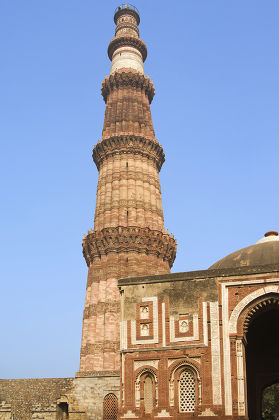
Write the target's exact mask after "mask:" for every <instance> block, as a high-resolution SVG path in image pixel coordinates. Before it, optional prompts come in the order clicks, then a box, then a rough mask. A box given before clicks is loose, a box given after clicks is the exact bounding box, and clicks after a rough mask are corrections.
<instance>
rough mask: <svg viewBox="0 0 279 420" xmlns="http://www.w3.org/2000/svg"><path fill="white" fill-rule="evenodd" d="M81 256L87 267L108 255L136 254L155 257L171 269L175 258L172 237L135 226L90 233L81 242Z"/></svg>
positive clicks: (174, 241) (174, 245)
mask: <svg viewBox="0 0 279 420" xmlns="http://www.w3.org/2000/svg"><path fill="white" fill-rule="evenodd" d="M82 245H83V255H84V258H85V260H86V263H87V265H88V266H89V265H90V264H91V263H92V262H93V260H94V258H96V257H99V258H100V257H101V256H102V255H107V254H109V253H111V252H112V253H117V254H119V253H122V252H137V253H138V254H146V255H151V254H152V255H156V256H157V257H158V258H161V259H163V260H164V261H168V263H169V266H170V267H172V265H173V262H174V259H175V256H176V248H177V244H176V240H175V239H174V237H173V235H169V234H167V233H162V232H160V231H157V230H151V229H149V228H141V227H137V226H129V227H124V226H118V227H109V228H104V229H102V230H100V231H91V232H89V233H88V235H87V236H86V237H85V238H84V240H83V244H82Z"/></svg>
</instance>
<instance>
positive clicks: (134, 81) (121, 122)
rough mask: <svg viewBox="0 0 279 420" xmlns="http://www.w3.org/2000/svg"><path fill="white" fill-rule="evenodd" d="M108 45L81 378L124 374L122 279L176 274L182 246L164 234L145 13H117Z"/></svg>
mask: <svg viewBox="0 0 279 420" xmlns="http://www.w3.org/2000/svg"><path fill="white" fill-rule="evenodd" d="M114 21H115V23H116V30H115V37H114V38H113V39H112V40H111V42H110V44H109V46H108V55H109V58H110V60H111V62H112V64H111V71H110V75H109V76H108V77H107V76H106V78H105V80H104V81H103V83H102V88H101V90H102V95H103V98H104V101H105V103H106V111H105V120H104V126H103V132H102V140H101V141H99V142H98V143H97V145H96V146H95V147H94V150H93V160H94V162H95V164H96V166H97V168H98V171H99V181H98V187H97V200H96V210H95V218H94V230H91V231H89V232H88V235H87V236H86V237H84V240H83V253H84V257H85V260H86V263H87V265H88V281H87V290H86V301H85V309H84V317H83V334H82V344H81V357H80V373H83V374H84V373H89V374H92V373H94V372H96V373H100V372H104V373H108V372H115V373H118V372H119V368H120V365H119V291H118V285H117V280H118V279H119V278H122V277H135V276H145V275H149V274H150V275H151V274H153V275H154V274H164V273H169V272H170V268H171V266H172V264H173V261H174V259H175V254H176V241H175V240H174V238H173V236H172V235H169V233H168V232H167V231H165V228H164V216H163V210H162V200H161V189H160V181H159V171H160V169H161V166H162V164H163V162H164V160H165V155H164V151H163V148H162V146H161V145H160V144H159V143H158V141H157V140H156V139H155V133H154V128H153V124H152V118H151V112H150V103H151V101H152V99H153V97H154V94H155V90H154V86H153V83H152V81H151V80H150V79H149V77H148V76H145V75H144V69H143V63H144V61H145V59H146V56H147V49H146V45H145V43H144V42H143V41H142V40H141V38H140V37H139V30H138V24H139V22H140V17H139V13H138V11H137V10H136V8H134V7H133V6H130V5H126V4H125V5H123V6H121V7H118V8H117V10H116V12H115V15H114Z"/></svg>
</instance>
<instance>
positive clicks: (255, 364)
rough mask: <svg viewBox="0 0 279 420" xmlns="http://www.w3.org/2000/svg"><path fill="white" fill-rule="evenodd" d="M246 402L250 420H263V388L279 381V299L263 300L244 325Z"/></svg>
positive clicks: (249, 314)
mask: <svg viewBox="0 0 279 420" xmlns="http://www.w3.org/2000/svg"><path fill="white" fill-rule="evenodd" d="M245 329H246V340H247V344H246V376H247V402H248V416H249V419H250V420H261V419H262V394H263V391H264V389H265V388H266V387H267V386H269V385H271V384H273V383H275V382H279V299H278V296H275V297H272V296H271V297H268V298H267V297H265V299H263V300H262V301H259V302H258V303H257V304H256V305H254V306H253V308H252V309H251V311H250V312H249V313H248V316H247V318H246V322H245Z"/></svg>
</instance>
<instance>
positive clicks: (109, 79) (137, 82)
mask: <svg viewBox="0 0 279 420" xmlns="http://www.w3.org/2000/svg"><path fill="white" fill-rule="evenodd" d="M120 39H121V38H119V40H120ZM129 86H130V87H134V88H136V89H140V90H142V91H143V92H144V93H145V94H146V95H147V97H148V99H149V103H151V102H152V99H153V98H154V95H155V88H154V85H153V82H152V80H150V78H149V76H145V75H144V74H141V73H139V72H138V71H136V70H133V69H122V70H121V71H115V72H114V73H112V74H110V75H109V76H106V77H105V80H103V82H102V87H101V92H102V95H103V98H104V101H105V102H107V98H108V95H109V94H110V93H111V92H112V91H114V90H118V89H119V88H123V87H129Z"/></svg>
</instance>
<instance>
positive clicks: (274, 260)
mask: <svg viewBox="0 0 279 420" xmlns="http://www.w3.org/2000/svg"><path fill="white" fill-rule="evenodd" d="M267 264H279V236H278V232H275V231H273V230H271V231H269V232H267V233H266V234H265V235H264V238H262V239H260V240H259V241H258V242H257V243H256V244H254V245H251V246H247V247H246V248H242V249H240V250H238V251H236V252H233V253H232V254H229V255H227V256H226V257H225V258H222V259H221V260H219V261H217V262H216V263H215V264H213V265H212V266H211V267H209V270H216V269H222V268H238V267H250V266H256V265H267Z"/></svg>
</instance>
